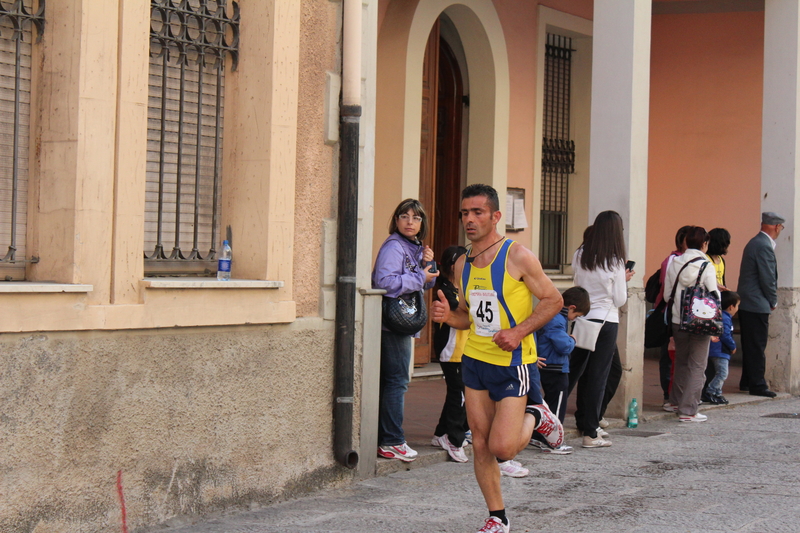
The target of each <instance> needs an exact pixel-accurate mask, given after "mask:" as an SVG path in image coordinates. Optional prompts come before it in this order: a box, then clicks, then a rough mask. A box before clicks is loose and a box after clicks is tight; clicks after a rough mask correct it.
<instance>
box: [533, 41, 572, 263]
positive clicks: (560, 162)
mask: <svg viewBox="0 0 800 533" xmlns="http://www.w3.org/2000/svg"><path fill="white" fill-rule="evenodd" d="M572 52H574V50H573V49H572V39H571V38H569V37H564V36H562V35H556V34H553V33H548V34H547V45H546V48H545V69H544V70H545V73H544V108H543V117H542V136H543V138H542V204H541V211H540V217H541V219H540V222H541V223H540V233H539V243H540V244H539V258H540V260H541V262H542V266H543V267H544V268H546V269H559V270H560V269H561V268H562V266H563V265H564V264H565V262H566V256H565V254H566V242H567V207H568V198H569V175H570V174H572V173H573V172H575V143H574V141H572V140H571V139H570V84H571V81H572V76H571V74H572Z"/></svg>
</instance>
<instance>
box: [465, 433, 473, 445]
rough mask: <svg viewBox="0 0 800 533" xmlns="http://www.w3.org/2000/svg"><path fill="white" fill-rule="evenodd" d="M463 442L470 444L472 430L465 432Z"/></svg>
mask: <svg viewBox="0 0 800 533" xmlns="http://www.w3.org/2000/svg"><path fill="white" fill-rule="evenodd" d="M464 442H466V443H467V444H472V430H469V429H468V430H467V432H466V433H464Z"/></svg>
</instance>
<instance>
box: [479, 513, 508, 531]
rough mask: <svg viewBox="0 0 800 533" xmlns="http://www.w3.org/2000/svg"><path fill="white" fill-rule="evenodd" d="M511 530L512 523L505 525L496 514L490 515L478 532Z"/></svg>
mask: <svg viewBox="0 0 800 533" xmlns="http://www.w3.org/2000/svg"><path fill="white" fill-rule="evenodd" d="M510 530H511V528H510V524H509V525H508V526H507V525H504V524H503V521H502V520H500V519H499V518H497V517H496V516H490V517H489V518H487V519H486V523H485V524H484V525H483V527H482V528H480V529H479V530H478V533H508V532H509V531H510Z"/></svg>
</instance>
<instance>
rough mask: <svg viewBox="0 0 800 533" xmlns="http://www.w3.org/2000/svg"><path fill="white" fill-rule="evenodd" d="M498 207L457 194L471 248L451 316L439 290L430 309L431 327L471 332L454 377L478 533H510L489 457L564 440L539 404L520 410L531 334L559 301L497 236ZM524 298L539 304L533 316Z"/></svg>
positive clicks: (537, 268) (459, 270) (531, 354)
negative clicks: (482, 519) (464, 422)
mask: <svg viewBox="0 0 800 533" xmlns="http://www.w3.org/2000/svg"><path fill="white" fill-rule="evenodd" d="M499 207H500V206H499V201H498V198H497V191H495V190H494V189H493V188H492V187H490V186H488V185H470V186H469V187H467V188H466V189H464V191H463V192H462V194H461V211H460V218H461V223H462V225H463V226H464V231H465V232H466V235H467V238H468V239H469V240H470V241H471V242H472V249H471V250H470V252H469V254H467V255H464V256H461V257H460V258H459V259H458V261H457V262H456V265H455V279H456V281H457V282H459V283H458V284H459V306H458V308H457V309H456V310H455V311H452V312H451V311H450V306H449V305H448V303H447V299H446V298H445V296H444V294H443V293H442V292H441V291H439V294H438V296H437V298H438V299H437V300H435V301H434V302H433V306H432V309H431V315H432V317H433V320H434V321H435V322H439V323H447V324H448V325H450V326H451V327H454V328H457V329H468V328H469V330H470V332H469V337H468V338H467V344H466V346H465V347H464V356H463V358H462V361H461V367H462V368H461V371H462V377H463V380H464V385H465V397H466V407H467V419H468V420H469V426H470V429H472V446H473V451H474V456H475V478H476V479H477V481H478V485H479V486H480V488H481V492H482V493H483V497H484V499H485V500H486V504H487V506H488V507H489V515H490V516H489V518H487V519H486V523H485V525H484V526H483V528H481V529H480V531H479V532H478V533H508V532H509V523H508V519H507V518H506V514H505V507H504V504H503V494H502V491H501V489H500V470H499V468H498V465H497V460H496V459H495V458H498V459H500V460H503V461H505V460H509V459H513V458H514V457H515V456H516V455H517V453H519V452H520V451H521V450H522V449H523V448H525V446H526V445H527V444H528V442H529V441H530V439H531V434H532V433H533V431H534V429H536V431H537V432H539V433H541V434H542V435H544V436H545V438H546V439H547V441H548V443H549V444H550V445H551V446H553V447H557V446H560V445H561V444H562V442H563V437H564V429H563V427H562V426H561V423H560V422H559V421H558V418H557V417H555V416H554V415H553V414H552V413H551V412H550V411H549V410H548V409H547V408H546V407H545V406H544V405H530V406H528V407H527V408H526V406H525V404H526V403H527V393H528V389H529V387H530V380H529V376H530V373H531V372H534V371H535V367H536V344H535V343H534V340H533V335H532V333H533V332H534V331H536V330H537V329H539V328H541V327H542V326H544V325H545V324H547V323H548V322H549V321H550V319H551V318H553V317H554V316H555V315H556V314H557V313H558V312H559V311H560V310H561V307H562V304H563V301H562V299H561V294H560V293H559V292H558V289H556V288H555V286H554V285H553V283H552V282H551V281H550V279H549V278H548V277H547V276H546V275H545V273H544V271H543V270H542V265H541V264H540V263H539V260H538V259H537V258H536V256H535V255H534V254H533V252H531V251H530V250H528V249H527V248H524V247H523V246H521V245H520V244H518V243H515V242H513V241H511V240H509V239H506V238H505V237H503V236H502V235H500V234H499V233H498V232H497V224H498V223H499V222H500V218H501V216H502V214H501V213H500V210H499ZM531 295H533V296H536V297H537V298H538V299H539V304H538V305H537V306H536V309H535V310H534V309H533V301H532V298H531ZM531 367H533V368H531Z"/></svg>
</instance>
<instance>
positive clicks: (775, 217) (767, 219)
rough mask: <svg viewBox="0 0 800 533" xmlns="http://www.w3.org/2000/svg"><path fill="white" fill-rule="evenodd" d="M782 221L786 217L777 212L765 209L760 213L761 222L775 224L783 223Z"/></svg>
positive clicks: (784, 220)
mask: <svg viewBox="0 0 800 533" xmlns="http://www.w3.org/2000/svg"><path fill="white" fill-rule="evenodd" d="M784 222H786V219H785V218H783V217H782V216H780V215H779V214H778V213H773V212H772V211H765V212H763V213H761V223H762V224H767V225H769V226H774V225H775V224H783V223H784Z"/></svg>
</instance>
